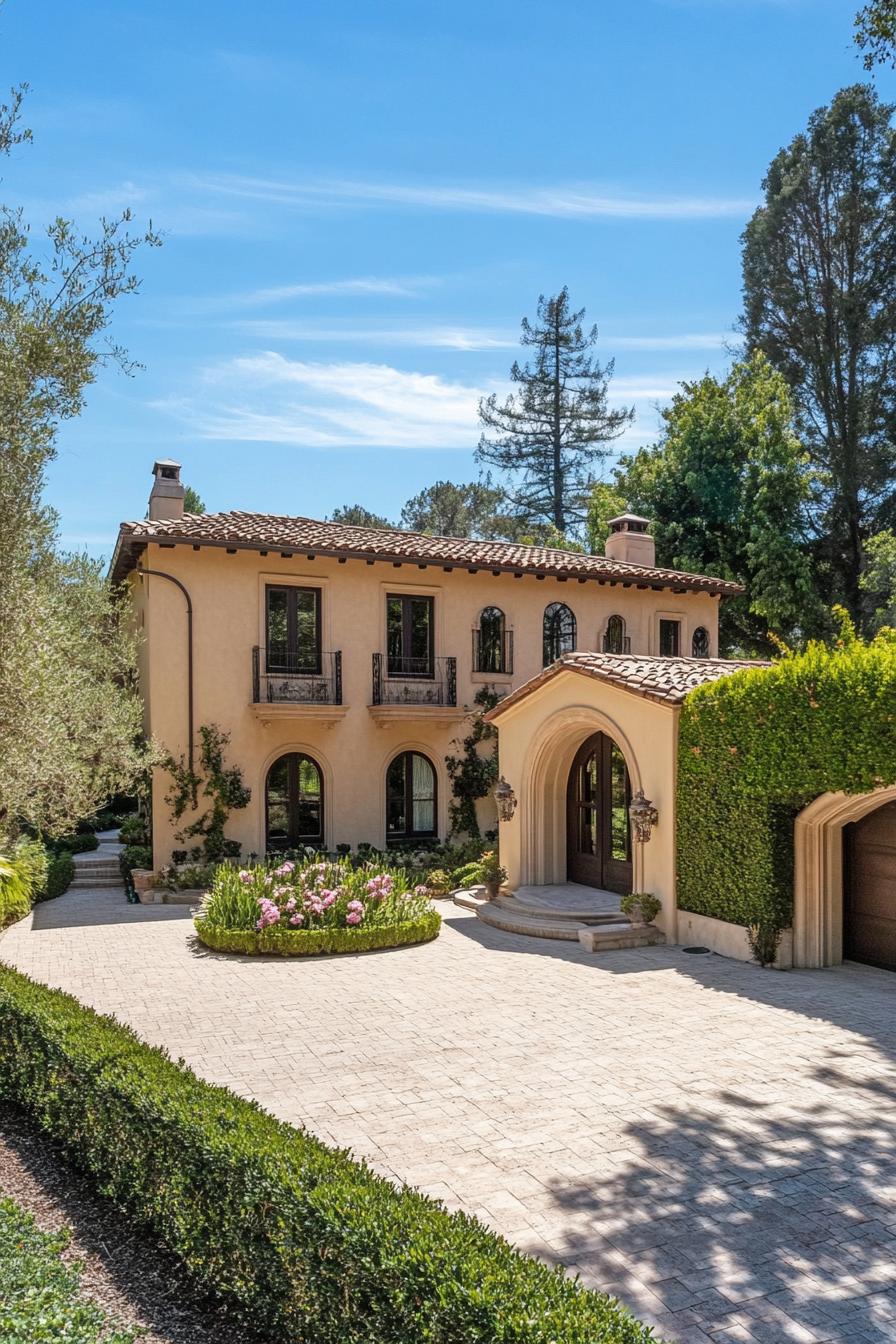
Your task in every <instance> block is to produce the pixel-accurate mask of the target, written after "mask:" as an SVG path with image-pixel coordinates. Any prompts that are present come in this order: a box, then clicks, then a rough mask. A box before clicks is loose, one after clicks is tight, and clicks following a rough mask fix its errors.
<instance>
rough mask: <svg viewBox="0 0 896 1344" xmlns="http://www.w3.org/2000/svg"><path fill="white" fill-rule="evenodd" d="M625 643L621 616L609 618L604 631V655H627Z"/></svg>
mask: <svg viewBox="0 0 896 1344" xmlns="http://www.w3.org/2000/svg"><path fill="white" fill-rule="evenodd" d="M625 643H626V641H625V621H624V620H623V618H622V617H621V616H611V617H610V618H609V619H608V621H607V628H606V630H605V631H604V653H627V652H628V650H627V649H626V647H625Z"/></svg>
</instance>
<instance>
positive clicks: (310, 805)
mask: <svg viewBox="0 0 896 1344" xmlns="http://www.w3.org/2000/svg"><path fill="white" fill-rule="evenodd" d="M296 792H297V798H296V820H297V826H298V834H299V838H300V839H302V840H319V839H320V838H321V835H322V834H323V825H322V818H323V809H322V807H321V782H320V771H319V770H318V768H317V766H316V765H315V764H314V762H313V761H311V760H309V759H308V757H307V756H300V757H299V759H298V766H297V770H296Z"/></svg>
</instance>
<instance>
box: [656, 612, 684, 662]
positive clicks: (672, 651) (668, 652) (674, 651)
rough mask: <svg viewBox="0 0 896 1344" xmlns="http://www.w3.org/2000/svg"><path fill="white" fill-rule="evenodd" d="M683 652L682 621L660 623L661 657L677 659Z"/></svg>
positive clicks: (663, 621) (662, 621)
mask: <svg viewBox="0 0 896 1344" xmlns="http://www.w3.org/2000/svg"><path fill="white" fill-rule="evenodd" d="M680 652H681V621H665V620H661V621H660V657H661V658H677V657H678V655H679V653H680Z"/></svg>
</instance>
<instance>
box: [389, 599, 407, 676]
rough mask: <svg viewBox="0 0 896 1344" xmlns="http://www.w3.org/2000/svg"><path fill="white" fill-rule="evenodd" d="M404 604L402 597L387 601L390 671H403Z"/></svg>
mask: <svg viewBox="0 0 896 1344" xmlns="http://www.w3.org/2000/svg"><path fill="white" fill-rule="evenodd" d="M403 610H404V604H403V602H402V600H401V598H400V597H390V598H387V599H386V643H387V653H388V656H389V671H390V673H397V672H400V671H401V657H402V653H403V652H404V649H403V647H402V645H403V638H402V613H403Z"/></svg>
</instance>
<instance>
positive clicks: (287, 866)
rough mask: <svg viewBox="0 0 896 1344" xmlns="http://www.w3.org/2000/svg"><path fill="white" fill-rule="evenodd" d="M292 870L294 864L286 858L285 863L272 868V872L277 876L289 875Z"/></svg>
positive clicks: (293, 869)
mask: <svg viewBox="0 0 896 1344" xmlns="http://www.w3.org/2000/svg"><path fill="white" fill-rule="evenodd" d="M294 871H295V864H294V863H290V862H289V861H288V860H287V862H286V863H281V865H280V867H279V868H275V869H274V872H275V873H276V874H277V876H278V877H289V875H290V873H292V872H294Z"/></svg>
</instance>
